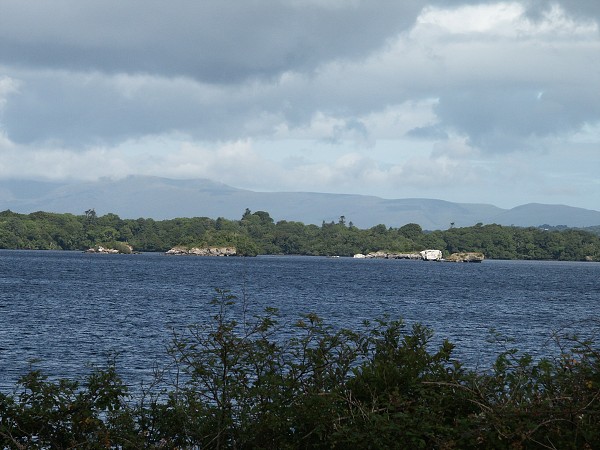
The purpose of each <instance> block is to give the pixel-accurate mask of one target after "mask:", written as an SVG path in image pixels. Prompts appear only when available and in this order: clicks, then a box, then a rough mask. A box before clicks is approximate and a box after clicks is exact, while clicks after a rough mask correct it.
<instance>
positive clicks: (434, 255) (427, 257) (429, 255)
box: [419, 250, 442, 261]
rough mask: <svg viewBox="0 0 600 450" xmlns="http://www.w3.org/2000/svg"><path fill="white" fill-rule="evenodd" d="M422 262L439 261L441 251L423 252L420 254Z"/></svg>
mask: <svg viewBox="0 0 600 450" xmlns="http://www.w3.org/2000/svg"><path fill="white" fill-rule="evenodd" d="M419 254H420V255H421V258H422V259H423V261H441V260H442V251H441V250H423V251H422V252H421V253H419Z"/></svg>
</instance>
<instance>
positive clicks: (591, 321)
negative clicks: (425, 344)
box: [0, 250, 600, 391]
mask: <svg viewBox="0 0 600 450" xmlns="http://www.w3.org/2000/svg"><path fill="white" fill-rule="evenodd" d="M599 276H600V264H598V263H572V262H538V261H489V260H486V261H484V262H483V263H482V264H453V263H434V262H423V261H403V260H358V259H352V258H318V257H257V258H210V257H177V256H165V255H162V254H151V253H148V254H140V255H90V254H85V253H80V252H54V251H10V250H0V390H2V391H6V390H7V389H10V388H11V387H12V386H13V385H14V381H15V380H16V379H17V377H18V376H19V375H20V374H22V373H25V372H26V371H27V370H28V364H29V363H28V361H30V360H39V362H36V363H35V367H37V368H42V369H43V370H44V371H45V372H46V373H48V374H51V375H52V376H60V377H74V376H78V375H80V374H82V373H86V372H87V371H88V365H89V364H100V365H102V363H104V362H105V361H106V357H107V355H108V354H110V353H115V352H118V353H119V355H120V356H119V358H118V368H119V372H120V373H121V374H122V375H123V376H124V378H125V380H126V381H127V382H128V383H129V384H132V385H136V384H139V383H140V382H141V381H149V380H150V379H151V374H152V367H153V365H154V364H158V365H162V364H163V363H165V362H166V356H165V355H166V353H165V349H166V347H167V345H168V344H169V342H170V339H171V336H172V330H179V331H182V330H183V329H184V328H185V326H186V325H189V324H192V323H201V322H203V321H205V320H207V318H208V317H209V316H210V315H211V311H212V310H211V309H210V307H209V302H210V300H211V299H212V298H213V297H214V296H215V288H222V289H228V290H230V291H231V293H232V294H235V295H237V296H238V297H239V298H240V299H242V298H244V299H245V302H246V305H247V306H248V308H249V311H250V312H251V313H253V312H254V313H258V312H260V311H262V310H263V309H264V308H265V307H268V306H272V307H276V308H279V310H280V312H281V316H282V321H284V322H290V323H291V322H293V321H295V320H296V319H298V318H299V316H300V315H301V314H303V313H309V312H316V313H317V314H319V315H320V316H321V317H323V318H324V319H325V321H326V322H327V323H329V324H332V325H334V326H336V327H347V328H357V327H360V325H361V323H362V321H363V320H364V319H374V318H380V317H382V316H383V315H384V314H388V315H389V316H390V317H391V318H400V317H402V318H404V319H405V321H406V322H407V323H408V324H410V323H413V322H422V323H424V324H425V325H427V326H430V327H431V328H433V329H434V330H435V333H436V338H437V339H438V340H441V339H442V338H449V339H450V340H451V341H452V342H454V343H455V344H456V353H455V355H456V357H458V358H459V359H460V360H462V361H466V362H468V364H469V365H470V366H473V367H475V366H481V367H484V366H486V365H487V366H488V367H489V362H490V361H491V360H492V359H493V357H494V355H495V354H497V352H498V351H499V347H498V346H495V345H493V344H490V343H489V342H488V338H489V337H490V334H489V330H490V328H494V329H496V330H497V331H498V332H500V333H502V334H503V335H505V336H507V337H511V338H514V339H515V344H514V345H515V346H516V347H518V348H520V349H523V350H525V351H528V352H530V353H532V354H534V355H545V354H550V353H553V352H555V349H554V348H553V347H552V339H550V338H551V334H552V332H554V331H560V332H563V331H567V332H568V331H577V332H578V333H580V334H583V335H586V336H587V335H592V334H594V333H595V332H597V331H598V330H597V329H598V325H599V323H598V321H599V320H600V313H599V308H598V307H599V306H600V281H599Z"/></svg>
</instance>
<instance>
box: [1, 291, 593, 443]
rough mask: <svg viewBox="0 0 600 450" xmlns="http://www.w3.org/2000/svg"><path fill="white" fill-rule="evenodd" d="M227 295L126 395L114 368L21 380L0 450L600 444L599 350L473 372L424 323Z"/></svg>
mask: <svg viewBox="0 0 600 450" xmlns="http://www.w3.org/2000/svg"><path fill="white" fill-rule="evenodd" d="M235 300H236V299H235V298H234V297H232V296H230V295H228V293H227V292H224V291H219V292H218V295H217V297H216V298H215V299H214V301H213V307H214V315H213V316H212V317H211V318H210V320H208V321H207V322H206V323H204V324H198V325H194V326H191V327H189V328H188V329H186V330H185V331H184V332H181V333H179V334H177V335H176V336H175V337H174V339H173V343H172V346H171V348H170V351H169V355H170V358H171V361H172V364H171V365H170V367H169V368H168V369H166V370H165V372H164V373H163V375H162V376H161V377H157V379H156V384H155V387H152V388H149V389H147V390H144V391H143V392H141V393H139V394H136V395H132V394H130V393H128V391H127V389H126V387H125V385H124V384H123V382H122V381H121V379H120V378H119V376H118V373H117V371H116V368H115V365H114V364H109V365H108V367H107V368H105V369H101V370H94V371H93V372H92V373H91V374H90V375H88V377H86V378H85V379H84V380H83V382H81V383H79V382H76V381H69V380H58V381H51V380H49V379H48V378H46V377H45V376H44V375H43V374H41V373H40V372H39V371H31V372H30V373H29V374H27V375H26V376H24V377H23V378H22V379H21V380H20V381H19V383H18V385H17V386H16V388H15V391H14V393H13V394H12V395H1V396H0V447H1V448H15V449H21V448H90V449H92V448H123V449H128V448H132V449H134V448H216V449H220V448H239V449H242V448H265V449H266V448H282V449H285V448H290V449H291V448H446V449H452V448H457V449H458V448H460V449H464V448H590V449H591V448H600V431H599V430H600V403H599V402H600V398H599V397H600V367H599V359H598V355H599V351H598V349H597V347H595V346H594V344H593V343H591V342H578V341H577V340H573V341H572V344H573V345H572V348H571V349H569V350H566V349H565V350H564V351H562V352H561V354H560V355H557V356H556V357H555V358H553V359H542V360H539V361H535V360H533V359H532V358H531V357H529V356H527V355H520V354H519V353H518V352H517V351H516V350H511V349H509V350H506V351H505V352H503V353H502V354H501V355H500V356H499V357H498V358H497V360H496V362H495V363H494V365H493V367H491V368H490V370H488V371H485V372H475V371H473V370H467V369H465V368H464V367H463V366H462V365H461V364H460V362H459V361H456V360H454V359H453V358H452V351H453V345H452V344H451V343H449V342H447V341H444V342H442V343H441V344H439V345H437V346H434V345H433V344H432V332H431V330H429V329H428V328H426V327H423V326H422V325H414V326H413V327H412V328H410V329H406V327H405V326H404V324H403V323H402V322H401V321H395V320H379V321H376V322H375V323H365V328H364V330H361V331H352V330H345V329H342V330H335V329H333V328H332V327H330V326H328V325H326V324H325V323H324V322H323V321H322V320H321V319H320V318H319V317H317V316H315V315H313V314H308V315H306V316H304V317H302V318H301V319H300V320H298V321H297V322H296V323H295V324H292V325H290V324H282V323H280V322H279V321H278V315H277V311H276V310H274V309H268V310H266V311H265V312H264V314H262V315H261V316H258V317H247V315H246V314H245V309H244V306H243V304H241V305H240V304H238V303H236V301H235Z"/></svg>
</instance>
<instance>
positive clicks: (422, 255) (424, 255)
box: [354, 250, 442, 261]
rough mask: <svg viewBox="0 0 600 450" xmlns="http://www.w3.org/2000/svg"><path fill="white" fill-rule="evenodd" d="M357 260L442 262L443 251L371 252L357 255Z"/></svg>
mask: <svg viewBox="0 0 600 450" xmlns="http://www.w3.org/2000/svg"><path fill="white" fill-rule="evenodd" d="M354 257H355V258H365V259H372V258H378V259H414V260H423V261H441V260H442V251H441V250H423V251H422V252H419V253H393V252H384V251H378V252H371V253H367V254H366V255H363V254H362V253H357V254H356V255H354Z"/></svg>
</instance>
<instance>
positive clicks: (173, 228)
mask: <svg viewBox="0 0 600 450" xmlns="http://www.w3.org/2000/svg"><path fill="white" fill-rule="evenodd" d="M125 242H126V243H129V244H130V245H131V246H133V248H134V249H135V250H136V251H166V250H168V249H170V248H172V247H174V246H177V245H183V246H221V245H222V246H224V245H227V246H234V247H236V248H237V249H238V253H240V254H243V255H248V256H252V255H257V254H285V255H291V254H298V255H323V256H331V255H339V256H351V255H354V254H356V253H369V252H372V251H379V250H384V251H389V252H412V251H420V250H424V249H428V248H429V249H438V250H442V252H443V253H444V255H448V254H451V253H454V252H481V253H483V254H484V255H485V256H486V257H487V258H491V259H545V260H569V261H585V260H588V261H589V260H593V261H598V260H600V236H598V234H596V233H593V232H591V231H585V230H578V229H564V228H548V227H539V228H535V227H531V228H521V227H507V226H501V225H496V224H490V225H483V224H476V225H474V226H471V227H464V228H458V227H456V228H455V227H454V226H452V225H450V224H449V228H448V229H447V230H436V231H425V230H422V229H421V227H420V226H419V225H417V224H414V223H411V224H406V225H403V226H400V227H398V228H393V227H388V226H386V225H383V224H380V225H376V226H374V227H371V228H368V229H359V228H357V227H355V226H354V225H353V224H352V222H351V221H348V220H347V219H346V218H345V217H344V216H341V217H340V218H339V220H338V221H337V222H328V223H326V222H323V223H322V224H321V226H317V225H305V224H303V223H301V222H289V221H285V220H282V221H279V222H276V223H275V222H274V220H273V219H272V218H271V216H270V215H269V213H267V212H265V211H256V212H251V211H250V210H248V209H247V210H246V211H245V212H244V214H243V215H242V217H241V218H240V220H228V219H224V218H217V219H211V218H208V217H194V218H177V219H171V220H161V221H156V220H153V219H143V218H140V219H121V218H120V217H119V216H117V215H115V214H106V215H103V216H98V215H96V213H95V211H94V210H88V211H86V212H85V213H82V214H81V215H73V214H56V213H48V212H35V213H31V214H18V213H14V212H11V211H3V212H0V248H5V249H40V250H47V249H62V250H85V249H87V248H90V247H93V246H94V245H98V244H102V245H107V246H113V247H114V246H118V245H119V243H125Z"/></svg>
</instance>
